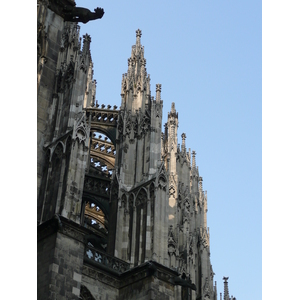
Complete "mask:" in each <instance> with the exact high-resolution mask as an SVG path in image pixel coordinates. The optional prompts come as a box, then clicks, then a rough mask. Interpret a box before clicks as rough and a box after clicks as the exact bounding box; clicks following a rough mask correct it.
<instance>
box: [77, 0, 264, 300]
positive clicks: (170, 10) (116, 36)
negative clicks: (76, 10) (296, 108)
mask: <svg viewBox="0 0 300 300" xmlns="http://www.w3.org/2000/svg"><path fill="white" fill-rule="evenodd" d="M76 3H77V6H83V7H87V8H89V9H90V10H93V9H94V8H96V7H97V6H100V7H103V8H104V10H105V15H104V16H103V18H102V19H101V20H96V21H92V22H89V23H87V24H86V25H84V24H80V27H81V31H80V32H81V36H82V35H84V34H85V33H88V34H90V35H91V38H92V43H91V53H92V60H93V63H94V79H96V80H97V92H96V99H97V100H98V102H99V104H110V105H115V104H116V105H118V106H119V105H120V100H121V99H120V90H121V79H122V74H123V73H126V72H127V66H128V65H127V59H128V58H129V57H130V54H131V46H132V45H134V44H135V40H136V35H135V31H136V30H137V29H138V28H139V29H141V30H142V37H141V43H142V45H143V46H144V47H145V58H146V60H147V65H146V68H147V72H148V74H150V78H151V92H152V95H155V85H156V84H157V83H160V84H161V85H162V92H161V94H162V96H161V97H162V99H163V101H164V109H163V123H165V122H166V118H167V114H168V112H169V111H170V109H171V103H172V102H175V107H176V110H177V112H178V114H179V128H178V138H179V142H180V143H181V137H180V136H181V133H183V132H185V133H186V136H187V139H186V146H187V148H191V150H195V151H196V153H197V156H196V163H197V165H198V166H199V173H200V176H202V177H203V188H204V190H207V193H208V226H209V228H210V242H211V246H210V247H211V262H212V266H213V269H214V272H215V280H216V281H217V286H218V295H219V293H223V280H222V278H223V276H229V292H230V295H233V296H235V297H236V298H237V299H243V300H248V299H249V300H250V299H251V300H253V299H261V297H262V296H261V295H262V44H261V41H262V16H261V13H262V9H261V7H262V4H261V1H256V0H252V1H237V0H229V1H208V0H207V1H206V0H202V1H199V0H197V1H186V2H183V1H172V2H171V1H144V2H141V1H133V0H131V1H101V2H99V1H91V0H90V1H83V0H80V1H79V0H77V1H76ZM250 287H251V288H250ZM218 297H219V296H218Z"/></svg>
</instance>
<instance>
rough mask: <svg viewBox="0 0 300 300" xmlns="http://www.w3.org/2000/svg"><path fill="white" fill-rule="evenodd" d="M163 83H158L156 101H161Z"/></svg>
mask: <svg viewBox="0 0 300 300" xmlns="http://www.w3.org/2000/svg"><path fill="white" fill-rule="evenodd" d="M160 93H161V84H159V83H157V84H156V103H159V102H160Z"/></svg>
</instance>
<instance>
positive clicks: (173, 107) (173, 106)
mask: <svg viewBox="0 0 300 300" xmlns="http://www.w3.org/2000/svg"><path fill="white" fill-rule="evenodd" d="M171 112H172V113H174V112H176V109H175V103H174V102H172V106H171Z"/></svg>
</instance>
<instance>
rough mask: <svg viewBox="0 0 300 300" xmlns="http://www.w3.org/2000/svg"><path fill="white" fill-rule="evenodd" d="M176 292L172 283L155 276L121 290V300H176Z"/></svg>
mask: <svg viewBox="0 0 300 300" xmlns="http://www.w3.org/2000/svg"><path fill="white" fill-rule="evenodd" d="M174 290H175V288H174V285H172V284H171V283H167V282H164V281H162V280H159V279H158V278H156V277H154V276H150V277H146V278H143V279H142V280H139V281H137V282H135V283H132V284H130V285H128V286H126V287H124V288H121V289H120V298H119V299H124V300H125V299H128V300H130V299H139V300H150V299H160V300H173V299H175V293H174Z"/></svg>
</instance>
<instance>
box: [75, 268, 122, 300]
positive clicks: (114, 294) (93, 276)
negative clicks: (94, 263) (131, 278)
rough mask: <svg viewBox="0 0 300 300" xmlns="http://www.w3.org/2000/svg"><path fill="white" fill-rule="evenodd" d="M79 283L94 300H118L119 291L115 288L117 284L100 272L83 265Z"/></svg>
mask: <svg viewBox="0 0 300 300" xmlns="http://www.w3.org/2000/svg"><path fill="white" fill-rule="evenodd" d="M81 283H82V285H84V286H85V287H86V288H87V289H88V290H89V292H90V293H91V294H92V296H93V297H94V298H95V299H96V300H102V299H105V300H116V299H119V290H118V288H117V286H118V285H119V282H118V281H117V282H116V280H115V279H114V278H112V277H110V276H107V275H105V274H104V273H102V272H101V270H96V269H94V268H92V267H90V266H86V265H85V266H84V268H83V274H82V282H81ZM120 299H122V298H120Z"/></svg>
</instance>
